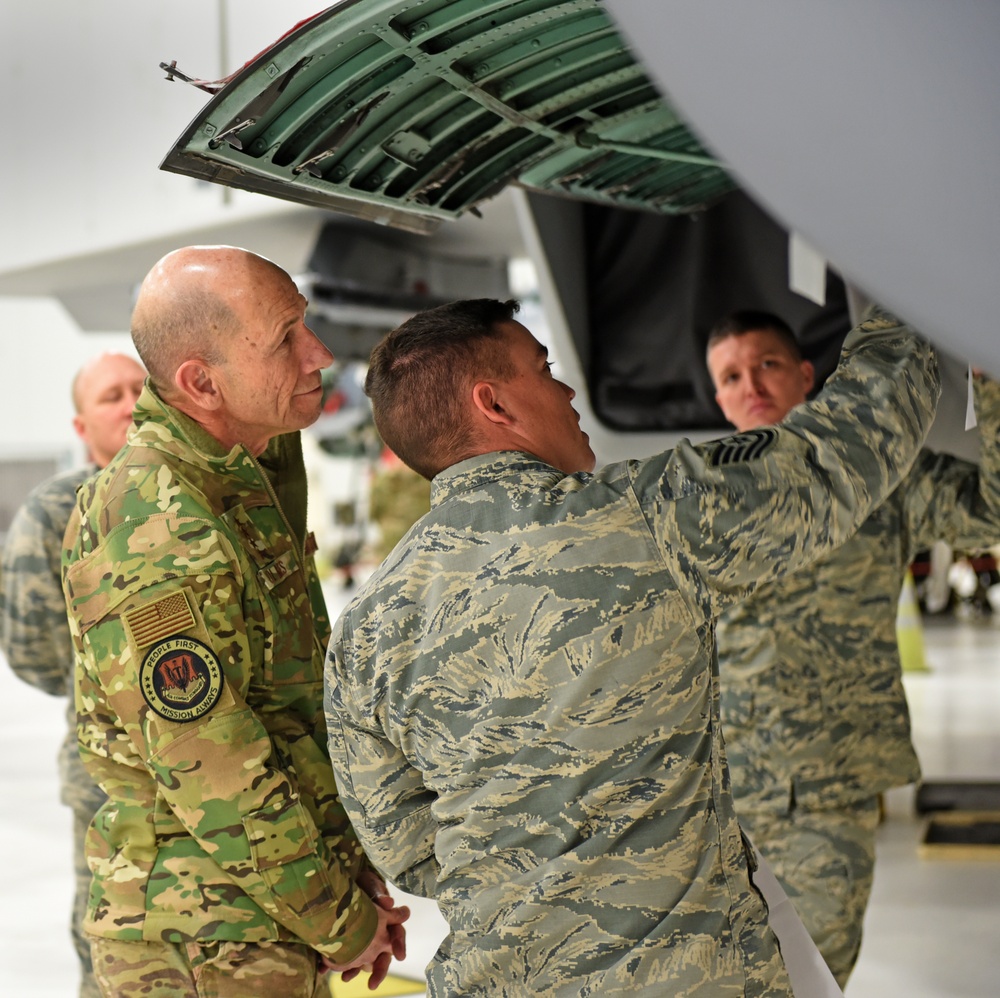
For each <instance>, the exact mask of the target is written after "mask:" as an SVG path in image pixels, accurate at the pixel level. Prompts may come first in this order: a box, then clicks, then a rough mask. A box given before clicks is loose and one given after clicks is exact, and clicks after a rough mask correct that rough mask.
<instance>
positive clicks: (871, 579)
mask: <svg viewBox="0 0 1000 998" xmlns="http://www.w3.org/2000/svg"><path fill="white" fill-rule="evenodd" d="M707 362H708V368H709V371H710V373H711V375H712V380H713V382H714V384H715V387H716V393H717V394H716V400H717V401H718V403H719V406H720V407H721V408H722V411H723V413H724V414H725V416H726V418H727V419H728V420H729V421H730V422H731V423H732V424H733V425H734V426H735V427H736V429H737V430H739V431H741V432H747V433H754V432H757V433H759V432H767V431H766V430H765V431H762V430H761V429H760V428H761V427H770V426H773V425H781V421H782V420H787V421H788V422H789V423H791V424H794V423H795V421H796V420H797V419H798V418H800V417H799V414H800V413H802V412H803V411H804V410H803V409H801V408H796V407H797V406H801V405H802V404H803V403H804V402H805V401H806V397H807V396H808V394H809V393H810V392H811V391H812V388H813V379H814V372H813V368H812V365H811V364H810V363H809V362H808V361H807V360H805V359H803V357H802V354H801V352H800V350H799V347H798V344H797V342H796V339H795V336H794V333H793V332H792V330H791V329H790V328H789V327H788V325H787V324H786V323H785V322H784V321H783V320H782V319H781V318H779V317H778V316H775V315H772V314H770V313H766V312H753V311H745V312H738V313H735V314H734V315H732V316H729V317H727V318H726V319H724V320H723V321H721V322H720V323H719V324H718V325H717V326H716V327H715V329H714V330H713V331H712V333H711V335H710V338H709V343H708V353H707ZM975 394H976V406H977V409H978V413H979V422H980V425H981V427H982V461H981V465H979V466H977V465H975V464H971V463H969V462H968V461H963V460H961V459H959V458H956V457H953V456H951V455H948V454H935V453H933V452H931V451H929V450H926V449H925V450H921V451H920V453H919V455H918V456H917V459H916V462H915V463H914V465H913V468H912V470H911V471H910V472H909V474H907V476H906V477H905V478H904V479H903V481H902V482H901V484H900V485H899V487H898V488H897V489H896V490H895V491H894V492H893V493H892V494H891V496H889V497H888V499H887V500H886V501H885V502H883V503H882V504H881V505H879V506H878V507H877V508H876V509H875V510H874V511H873V512H872V513H871V514H870V515H869V516H868V517H867V518H865V519H864V521H863V522H862V524H861V526H860V528H859V529H858V531H857V533H856V534H854V536H852V537H851V538H850V539H849V540H848V541H847V542H846V543H845V544H844V545H843V546H841V547H839V548H838V549H837V550H836V551H833V552H832V553H829V554H827V555H825V556H824V557H823V558H821V559H820V560H819V561H816V562H814V563H813V564H811V565H809V566H808V567H806V568H804V569H800V570H799V571H797V572H795V573H793V574H790V575H785V576H784V577H782V578H779V579H773V580H770V581H769V582H767V583H766V584H764V585H762V586H760V587H759V588H758V589H757V590H756V592H755V593H754V594H753V595H752V596H751V597H750V599H748V600H747V601H746V602H743V603H740V604H739V605H737V606H734V607H732V608H730V609H729V610H727V612H726V613H725V614H724V615H723V617H722V618H721V620H720V621H719V624H718V628H717V635H716V639H717V645H718V653H719V666H720V674H721V680H722V722H723V734H724V736H725V740H726V752H727V754H728V757H729V766H730V770H731V772H732V780H733V793H734V796H735V798H736V808H737V813H738V814H739V819H740V824H741V825H742V826H743V827H744V829H745V830H746V831H747V832H748V833H749V835H750V836H751V838H752V839H753V843H754V845H755V846H756V848H757V849H758V850H759V851H760V853H761V855H762V856H763V857H764V858H765V860H766V861H767V862H768V863H769V864H770V865H771V867H772V869H773V870H774V872H775V875H776V876H777V878H778V881H779V882H780V883H781V885H782V886H783V887H784V889H785V891H786V893H787V894H788V896H789V897H790V898H791V900H792V902H793V903H794V905H795V907H796V909H797V910H798V912H799V915H800V917H801V918H802V920H803V922H804V923H805V925H806V928H807V929H808V930H809V933H810V935H811V936H812V938H813V940H814V941H815V942H816V944H817V946H818V948H819V950H820V952H821V953H822V954H823V956H824V958H825V959H826V961H827V964H828V966H829V967H830V969H831V971H832V972H833V974H834V976H835V977H836V979H837V981H838V983H839V984H840V985H841V987H843V986H844V984H845V983H846V982H847V979H848V976H849V975H850V973H851V970H852V968H853V967H854V964H855V961H856V960H857V957H858V952H859V949H860V946H861V932H862V923H863V920H864V913H865V908H866V907H867V904H868V898H869V894H870V892H871V885H872V875H873V866H874V861H875V829H876V826H877V824H878V820H879V803H878V796H879V794H880V793H881V792H882V791H884V790H886V789H888V788H889V787H894V786H900V785H903V784H906V783H911V782H913V781H915V780H917V779H919V776H920V767H919V764H918V762H917V756H916V753H915V751H914V748H913V743H912V741H911V738H910V717H909V711H908V709H907V705H906V696H905V694H904V691H903V685H902V675H901V668H900V659H899V651H898V645H897V639H896V613H897V607H898V603H899V595H900V591H901V589H902V587H903V581H904V578H905V575H906V572H907V569H908V568H909V566H910V564H911V562H912V561H913V558H914V555H915V554H916V552H917V551H919V550H922V549H924V548H928V547H930V545H931V544H932V542H934V541H935V540H946V541H948V542H950V543H952V544H956V545H958V546H960V547H961V546H969V547H975V548H978V547H985V546H987V545H991V544H995V543H996V542H997V541H998V540H1000V446H998V445H1000V386H998V385H997V384H996V383H994V382H993V381H990V380H988V379H986V378H982V377H977V378H976V381H975ZM859 418H860V417H859Z"/></svg>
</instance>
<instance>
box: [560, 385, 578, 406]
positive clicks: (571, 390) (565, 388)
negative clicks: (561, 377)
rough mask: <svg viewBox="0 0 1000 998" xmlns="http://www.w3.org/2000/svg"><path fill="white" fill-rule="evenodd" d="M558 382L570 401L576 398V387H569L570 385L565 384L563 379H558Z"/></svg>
mask: <svg viewBox="0 0 1000 998" xmlns="http://www.w3.org/2000/svg"><path fill="white" fill-rule="evenodd" d="M559 384H560V385H562V389H563V391H564V392H565V393H566V395H567V396H568V397H569V400H570V402H572V401H573V399H575V398H576V389H575V388H570V386H569V385H567V384H566V382H565V381H560V382H559Z"/></svg>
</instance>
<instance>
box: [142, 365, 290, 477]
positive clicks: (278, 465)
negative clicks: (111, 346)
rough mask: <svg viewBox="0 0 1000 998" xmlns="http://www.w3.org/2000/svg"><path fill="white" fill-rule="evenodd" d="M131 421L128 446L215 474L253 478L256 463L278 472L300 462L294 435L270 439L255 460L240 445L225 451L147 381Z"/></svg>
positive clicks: (206, 432)
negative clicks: (178, 459) (172, 457)
mask: <svg viewBox="0 0 1000 998" xmlns="http://www.w3.org/2000/svg"><path fill="white" fill-rule="evenodd" d="M133 420H134V425H133V427H132V428H131V429H130V430H129V434H128V438H127V441H126V442H127V443H128V444H129V445H130V446H132V447H152V448H154V449H156V450H163V451H167V452H168V453H171V454H174V455H176V456H178V457H183V459H184V460H185V461H189V462H191V463H193V464H196V465H199V466H200V467H202V468H204V469H205V470H207V471H212V472H214V473H216V474H219V473H223V474H224V473H229V474H232V475H235V476H237V477H238V478H243V479H245V478H247V477H248V476H249V477H253V478H256V477H257V469H256V464H257V463H259V464H260V465H262V466H263V467H265V468H267V469H268V471H269V472H278V471H280V470H281V469H282V468H283V467H284V466H285V465H286V464H287V463H288V460H289V459H291V460H293V461H294V460H295V456H296V454H297V455H298V459H299V461H301V446H300V445H298V440H299V434H298V433H297V432H296V433H285V434H281V435H280V436H277V437H273V438H272V439H271V440H270V441H269V442H268V445H267V447H266V449H265V450H264V453H263V454H261V455H260V457H259V458H257V459H256V461H255V459H254V457H253V455H251V453H250V451H249V450H248V449H247V448H246V447H245V446H244V445H243V444H236V446H235V447H232V448H226V447H225V446H224V445H223V444H221V443H220V442H219V441H218V440H216V439H215V437H213V436H212V435H211V434H210V433H209V432H208V431H207V430H205V429H204V427H202V426H201V424H199V423H197V422H195V420H193V419H191V417H190V416H187V415H185V414H184V413H183V412H181V411H180V410H179V409H175V408H174V407H173V406H172V405H169V404H168V403H167V402H164V401H163V399H162V398H160V396H159V395H158V394H157V393H156V390H155V389H154V388H153V387H152V385H150V383H149V380H148V379H147V381H146V384H145V385H144V386H143V389H142V393H141V394H140V396H139V398H138V399H137V400H136V404H135V412H134V414H133Z"/></svg>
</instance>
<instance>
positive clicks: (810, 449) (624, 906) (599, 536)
mask: <svg viewBox="0 0 1000 998" xmlns="http://www.w3.org/2000/svg"><path fill="white" fill-rule="evenodd" d="M866 330H868V331H870V332H866ZM845 349H846V355H845V357H846V359H845V361H844V363H843V364H842V365H841V367H840V369H839V370H838V372H837V373H836V374H835V375H834V376H833V377H832V378H831V379H830V380H829V382H828V385H827V387H826V389H825V391H824V392H823V394H822V395H821V396H820V397H819V398H818V399H817V400H816V401H814V402H812V403H810V404H809V405H807V406H804V407H803V408H801V409H800V410H798V411H797V412H796V414H795V415H794V416H793V417H792V418H791V419H790V420H789V421H788V422H787V424H785V425H782V426H781V427H776V428H773V429H766V430H761V431H756V432H752V433H745V434H740V435H737V436H735V437H731V438H728V439H726V440H723V441H719V442H715V443H711V444H705V445H699V446H692V445H691V444H689V443H687V442H682V443H681V444H680V445H679V446H678V447H677V448H676V449H675V450H673V451H669V452H667V453H665V454H661V455H658V456H656V457H653V458H649V459H647V460H641V461H627V462H622V463H619V464H613V465H610V466H608V467H606V468H604V469H602V470H600V471H599V472H597V473H596V474H593V475H590V474H576V475H571V476H565V475H563V474H562V473H561V472H559V471H556V470H555V469H554V468H552V467H549V466H548V465H546V464H543V463H542V462H540V461H539V460H538V459H537V458H534V457H532V456H530V455H527V454H522V453H515V452H503V453H493V454H486V455H483V456H480V457H478V458H472V459H469V460H467V461H463V462H461V463H459V464H457V465H454V466H453V467H451V468H449V469H448V470H446V471H444V472H442V473H441V474H440V475H438V476H437V477H436V478H435V479H434V482H433V487H432V509H431V511H430V513H428V514H427V515H426V516H425V517H423V518H422V519H421V520H420V521H419V522H418V523H417V524H415V525H414V527H413V528H412V529H411V530H410V531H409V533H408V534H407V535H406V536H405V537H404V538H403V540H402V541H401V542H400V544H399V545H398V546H397V547H396V549H395V550H394V551H393V552H392V554H390V556H389V557H388V559H387V560H386V561H385V562H383V564H382V565H381V566H380V568H379V569H378V571H377V572H376V573H375V574H374V575H373V577H372V578H371V580H370V581H369V583H367V584H366V586H365V587H364V588H363V589H362V591H361V592H360V593H359V595H358V597H357V598H356V599H355V601H354V602H353V603H352V604H351V605H350V606H349V607H348V609H347V610H346V611H345V612H344V613H343V614H342V615H341V617H340V618H339V620H338V621H337V623H336V625H335V626H334V635H333V640H332V642H331V646H330V654H329V655H328V657H327V671H326V693H327V723H328V725H329V728H330V731H331V735H332V737H331V756H332V759H333V763H334V767H335V770H336V772H337V775H338V782H339V784H340V786H341V790H342V796H343V800H344V803H345V805H346V807H347V810H348V813H349V814H350V815H351V818H352V821H353V822H354V826H355V828H356V829H357V831H358V834H359V836H360V838H361V840H362V842H363V843H364V845H365V848H366V850H367V851H368V855H369V856H370V857H371V858H372V860H373V862H374V863H375V865H376V866H377V867H378V868H379V869H381V870H382V871H383V872H384V873H385V874H386V875H387V876H388V877H390V878H391V879H393V880H394V881H396V882H397V883H399V884H400V885H401V886H402V887H404V888H406V889H407V890H410V891H411V892H414V893H418V894H424V895H429V896H433V897H435V898H436V899H437V900H438V903H439V904H440V906H441V909H442V911H443V913H444V915H445V917H446V918H447V920H448V923H449V926H450V929H451V933H450V935H449V937H448V938H447V939H446V940H445V942H444V943H443V945H442V947H441V949H440V950H439V952H438V953H437V955H436V957H435V959H434V961H433V963H432V964H431V966H430V967H429V970H428V981H429V991H430V993H431V994H432V995H437V996H449V998H450V996H453V995H460V994H476V995H490V996H491V998H492V996H505V995H509V996H519V998H520V996H527V995H532V996H534V995H566V996H570V995H572V996H579V995H592V996H598V995H600V996H606V995H617V994H622V995H625V994H628V995H634V994H639V993H642V994H649V995H657V996H660V995H671V996H678V998H683V996H690V995H696V994H697V995H704V996H711V998H717V996H721V995H733V996H736V995H741V996H742V995H747V996H761V995H767V996H776V995H788V994H789V993H790V986H789V982H788V978H787V975H786V972H785V969H784V967H783V965H782V962H781V957H780V955H779V953H778V950H777V946H776V943H775V939H774V937H773V935H772V934H771V931H770V929H769V927H768V925H767V913H766V909H765V906H764V903H763V901H762V899H761V897H760V896H759V894H758V893H757V892H756V891H755V889H754V888H753V887H752V886H751V883H750V878H749V871H748V859H747V853H746V851H745V849H744V843H743V841H742V839H741V835H740V829H739V825H738V823H737V820H736V814H735V810H734V806H733V800H732V794H731V791H730V785H729V775H728V770H727V768H726V764H725V754H724V749H723V743H722V738H721V735H720V728H719V687H718V675H717V671H716V670H715V668H714V648H713V626H712V625H713V621H714V619H715V618H716V617H717V616H718V615H719V613H720V612H722V610H724V609H725V608H726V607H727V606H730V605H731V604H732V603H734V602H735V601H736V600H738V599H741V598H743V597H745V596H746V595H747V594H748V593H750V592H751V591H752V590H753V589H754V588H755V587H756V586H757V585H759V584H760V583H761V582H765V581H768V580H772V579H774V578H777V577H778V576H779V575H780V574H781V573H782V572H783V571H792V570H794V569H796V568H798V567H801V566H802V565H804V564H805V563H807V562H808V561H809V560H810V559H812V558H815V557H817V556H818V555H819V554H821V553H824V552H826V551H828V550H830V549H831V548H833V547H834V546H835V545H837V544H839V543H842V542H843V541H844V540H845V539H846V537H847V536H848V535H849V534H850V533H851V531H852V530H853V529H854V528H855V527H856V526H857V524H858V523H859V522H860V521H861V520H863V519H864V517H865V516H866V515H867V514H868V512H869V511H870V509H871V508H872V506H873V505H875V504H877V503H879V502H881V501H882V500H883V499H884V498H885V497H886V496H887V495H888V494H889V492H890V491H891V490H892V488H893V487H894V486H895V484H896V482H897V481H898V480H899V477H900V476H901V475H902V474H903V473H904V472H905V471H906V470H907V469H908V468H909V466H910V464H911V463H912V460H913V457H914V455H915V454H916V452H917V448H918V446H919V444H920V442H921V441H922V440H923V437H924V435H925V434H926V431H927V428H928V427H929V425H930V421H931V418H932V415H933V411H934V407H935V401H936V398H937V371H936V363H935V362H934V359H933V354H932V352H931V351H930V349H929V348H928V347H927V346H926V345H925V344H922V343H920V342H919V341H916V340H914V339H913V338H912V337H911V336H909V335H908V334H906V333H905V331H903V330H901V329H900V327H899V326H898V324H897V323H896V322H895V321H894V320H890V319H877V320H873V321H872V322H870V323H869V324H868V326H867V327H862V330H861V331H855V332H854V333H853V334H852V335H851V337H849V339H848V342H847V346H846V348H845Z"/></svg>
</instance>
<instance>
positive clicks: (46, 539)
mask: <svg viewBox="0 0 1000 998" xmlns="http://www.w3.org/2000/svg"><path fill="white" fill-rule="evenodd" d="M72 497H73V493H72V492H69V493H67V494H66V495H65V496H63V495H62V494H56V495H54V496H49V497H48V498H46V496H45V495H44V494H39V492H37V491H36V492H35V493H33V494H32V495H31V496H30V497H29V498H28V500H27V501H26V502H25V503H24V505H23V506H22V507H21V508H20V509H19V510H18V512H17V514H16V515H15V517H14V521H13V523H12V524H11V526H10V530H9V532H8V534H7V539H6V541H5V542H4V547H3V567H2V570H0V571H2V581H3V588H2V591H0V635H2V642H3V652H4V655H6V657H7V661H8V662H9V663H10V667H11V668H12V669H13V670H14V672H15V673H16V674H17V676H18V677H19V678H20V679H23V680H24V682H26V683H30V684H31V685H32V686H36V687H38V689H40V690H44V691H45V692H46V693H50V694H52V695H54V696H65V695H66V694H67V693H68V692H69V680H70V668H71V665H72V662H73V647H72V643H71V641H70V636H69V624H68V623H67V620H66V603H65V601H64V600H63V593H62V584H61V580H60V561H61V558H62V540H63V531H64V530H65V528H66V522H67V520H68V519H69V515H70V511H71V509H72V502H73V499H72Z"/></svg>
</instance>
